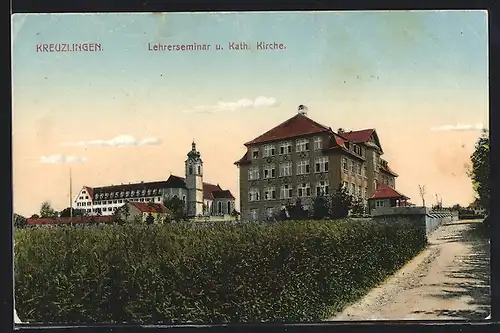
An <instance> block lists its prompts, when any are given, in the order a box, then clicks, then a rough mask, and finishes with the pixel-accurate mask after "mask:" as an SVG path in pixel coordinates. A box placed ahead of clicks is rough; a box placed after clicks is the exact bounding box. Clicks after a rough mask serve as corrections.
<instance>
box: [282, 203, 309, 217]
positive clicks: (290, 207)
mask: <svg viewBox="0 0 500 333" xmlns="http://www.w3.org/2000/svg"><path fill="white" fill-rule="evenodd" d="M286 210H287V211H288V215H289V218H290V219H291V220H304V219H306V218H307V217H308V211H307V210H305V209H304V205H303V204H302V200H301V199H300V198H297V199H296V200H295V202H294V203H291V202H289V203H288V204H287V205H286Z"/></svg>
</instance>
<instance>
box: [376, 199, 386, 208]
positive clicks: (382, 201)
mask: <svg viewBox="0 0 500 333" xmlns="http://www.w3.org/2000/svg"><path fill="white" fill-rule="evenodd" d="M375 207H384V200H377V201H375Z"/></svg>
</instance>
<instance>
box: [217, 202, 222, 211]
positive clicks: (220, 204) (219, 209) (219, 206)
mask: <svg viewBox="0 0 500 333" xmlns="http://www.w3.org/2000/svg"><path fill="white" fill-rule="evenodd" d="M217 213H218V214H222V202H220V201H219V202H218V203H217Z"/></svg>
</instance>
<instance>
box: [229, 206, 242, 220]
mask: <svg viewBox="0 0 500 333" xmlns="http://www.w3.org/2000/svg"><path fill="white" fill-rule="evenodd" d="M231 216H232V217H234V219H235V220H236V221H238V219H239V216H240V212H238V211H237V210H236V209H233V211H232V212H231Z"/></svg>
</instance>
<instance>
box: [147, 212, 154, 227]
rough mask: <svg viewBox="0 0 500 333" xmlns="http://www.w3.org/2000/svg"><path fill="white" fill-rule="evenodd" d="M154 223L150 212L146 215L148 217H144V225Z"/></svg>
mask: <svg viewBox="0 0 500 333" xmlns="http://www.w3.org/2000/svg"><path fill="white" fill-rule="evenodd" d="M153 223H155V217H154V216H153V214H151V212H150V213H149V214H148V216H147V217H146V224H149V225H151V224H153Z"/></svg>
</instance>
